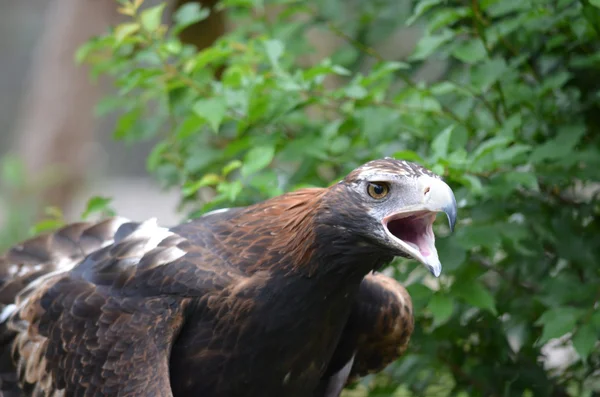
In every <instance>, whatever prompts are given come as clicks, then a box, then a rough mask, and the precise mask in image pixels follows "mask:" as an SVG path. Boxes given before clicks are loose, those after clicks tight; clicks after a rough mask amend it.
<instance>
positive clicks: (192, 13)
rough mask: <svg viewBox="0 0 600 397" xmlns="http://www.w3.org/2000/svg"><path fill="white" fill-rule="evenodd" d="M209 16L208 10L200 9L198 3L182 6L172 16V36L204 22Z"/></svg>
mask: <svg viewBox="0 0 600 397" xmlns="http://www.w3.org/2000/svg"><path fill="white" fill-rule="evenodd" d="M209 15H210V10H209V9H208V8H203V7H201V6H200V3H186V4H183V5H182V6H180V7H179V8H178V9H177V10H176V11H175V13H174V14H173V21H174V28H173V34H178V33H179V32H181V31H182V30H183V29H185V28H186V27H188V26H190V25H193V24H195V23H197V22H200V21H203V20H205V19H206V18H208V16H209Z"/></svg>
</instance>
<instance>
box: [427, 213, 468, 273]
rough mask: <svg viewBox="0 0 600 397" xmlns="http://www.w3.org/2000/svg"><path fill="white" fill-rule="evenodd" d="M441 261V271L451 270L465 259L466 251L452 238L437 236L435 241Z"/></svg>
mask: <svg viewBox="0 0 600 397" xmlns="http://www.w3.org/2000/svg"><path fill="white" fill-rule="evenodd" d="M444 220H445V219H444ZM435 245H436V246H437V250H438V255H439V257H440V260H441V262H442V272H444V273H446V272H452V271H454V270H456V269H458V268H459V267H460V265H462V264H463V263H464V262H465V260H466V259H467V251H466V250H465V249H464V248H463V247H461V246H460V245H458V243H457V242H456V240H455V239H453V238H438V239H437V240H436V242H435Z"/></svg>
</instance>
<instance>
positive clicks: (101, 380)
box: [5, 220, 235, 397]
mask: <svg viewBox="0 0 600 397" xmlns="http://www.w3.org/2000/svg"><path fill="white" fill-rule="evenodd" d="M111 225H112V226H111V227H110V228H109V227H108V226H107V225H105V226H103V227H100V226H99V224H98V225H89V224H86V225H76V226H72V227H70V228H67V229H65V230H63V231H61V232H60V233H59V234H60V237H56V235H48V236H45V237H44V238H43V239H38V240H37V241H34V242H32V241H31V240H30V241H27V242H25V243H24V244H22V249H16V250H11V251H10V252H9V254H8V255H7V256H6V257H5V259H6V258H8V260H10V261H13V262H14V261H15V260H16V259H19V260H20V261H21V262H22V263H25V265H26V266H29V267H35V266H38V265H36V264H35V263H36V261H41V260H44V261H45V262H43V263H42V265H43V266H44V269H43V271H44V273H43V274H42V275H41V276H39V277H37V278H35V279H34V280H33V281H32V282H30V283H29V284H28V285H27V286H25V288H22V289H21V290H20V291H19V292H18V294H17V296H16V298H15V299H14V302H15V303H14V304H13V305H12V306H11V308H10V310H9V311H8V313H5V317H6V327H7V329H8V330H9V331H10V332H13V333H14V343H12V359H13V361H14V362H15V363H16V373H17V379H18V382H19V384H20V386H21V387H22V389H23V390H25V391H26V392H27V394H26V395H32V396H38V395H39V396H53V395H63V394H65V393H66V394H68V395H69V396H71V395H72V396H98V397H99V396H147V395H152V396H171V395H172V392H171V387H170V378H169V356H170V350H171V346H172V343H173V339H174V338H175V336H176V334H177V333H178V332H179V329H180V328H181V326H182V324H183V322H184V318H185V314H186V310H187V307H188V306H189V305H190V302H191V301H192V298H193V297H197V296H201V295H202V294H204V293H205V292H206V290H207V289H211V288H214V287H215V286H221V287H222V286H223V285H227V284H228V283H229V282H231V280H232V279H233V278H234V277H235V272H233V271H232V269H227V268H223V269H218V270H215V269H214V268H212V267H210V266H208V265H203V264H202V263H198V261H193V260H190V258H188V257H187V255H188V254H190V256H191V257H194V256H196V257H198V256H200V257H202V258H208V259H214V258H211V255H212V256H213V257H214V254H211V251H210V250H209V249H206V248H201V247H194V246H192V245H190V244H189V243H188V242H187V240H186V239H185V238H183V237H181V236H179V235H178V234H176V233H174V232H172V231H170V230H169V229H166V228H162V227H160V226H158V225H157V224H156V221H155V220H149V221H146V222H142V223H132V222H128V221H126V220H125V221H122V222H120V223H119V224H118V226H115V225H117V223H113V224H111ZM103 228H104V229H103ZM103 230H104V231H103ZM101 231H103V232H102V233H100V232H101ZM83 239H85V243H84V244H81V245H78V243H79V242H81V241H83ZM40 241H41V243H40ZM40 246H41V247H42V248H37V247H40ZM54 247H60V248H59V251H57V252H53V251H52V250H53V248H54ZM59 252H60V254H59ZM17 254H20V256H17ZM65 258H69V260H70V261H71V262H70V263H72V262H75V261H77V262H75V263H76V264H75V265H74V266H73V265H71V264H70V265H64V263H66V260H65ZM61 260H62V261H63V265H62V266H58V265H57V263H59V262H60V261H61ZM166 265H168V266H166ZM9 283H10V281H9ZM5 310H6V308H5Z"/></svg>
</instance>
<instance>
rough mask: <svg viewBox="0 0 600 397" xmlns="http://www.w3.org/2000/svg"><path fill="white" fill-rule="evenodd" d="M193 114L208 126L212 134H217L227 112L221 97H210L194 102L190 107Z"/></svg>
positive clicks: (223, 99)
mask: <svg viewBox="0 0 600 397" xmlns="http://www.w3.org/2000/svg"><path fill="white" fill-rule="evenodd" d="M192 109H193V111H194V113H196V115H198V116H199V117H202V118H203V119H204V120H206V121H207V122H208V124H210V126H211V128H212V129H213V131H214V132H219V127H220V126H221V123H222V122H223V118H224V117H225V113H226V111H227V103H226V102H225V98H223V97H212V98H206V99H200V100H198V101H196V103H195V104H194V106H193V107H192Z"/></svg>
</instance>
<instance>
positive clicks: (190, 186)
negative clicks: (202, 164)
mask: <svg viewBox="0 0 600 397" xmlns="http://www.w3.org/2000/svg"><path fill="white" fill-rule="evenodd" d="M219 182H221V177H219V175H217V174H212V173H211V174H205V175H204V176H202V178H201V179H200V180H199V181H188V183H186V184H185V185H184V186H183V188H182V190H181V192H182V193H183V195H184V196H193V195H194V194H196V192H197V191H198V190H200V189H201V188H203V187H205V186H216V185H217V184H219Z"/></svg>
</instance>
